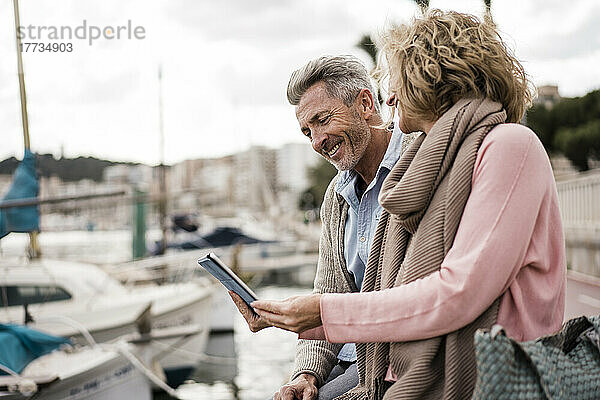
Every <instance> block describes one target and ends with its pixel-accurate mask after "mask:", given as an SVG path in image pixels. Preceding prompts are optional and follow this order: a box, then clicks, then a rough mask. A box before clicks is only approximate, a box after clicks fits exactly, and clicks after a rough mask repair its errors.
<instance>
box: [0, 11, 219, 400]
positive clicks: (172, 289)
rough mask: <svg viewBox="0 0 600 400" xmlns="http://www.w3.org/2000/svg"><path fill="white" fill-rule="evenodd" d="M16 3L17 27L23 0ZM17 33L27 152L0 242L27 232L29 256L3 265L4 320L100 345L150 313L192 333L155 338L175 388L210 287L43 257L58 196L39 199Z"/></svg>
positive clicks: (202, 326)
mask: <svg viewBox="0 0 600 400" xmlns="http://www.w3.org/2000/svg"><path fill="white" fill-rule="evenodd" d="M13 2H14V3H13V4H14V10H15V29H16V30H17V29H18V28H17V27H18V26H19V25H20V22H19V12H18V11H19V8H18V0H13ZM15 36H16V40H17V46H16V48H17V61H18V71H19V74H18V75H19V87H20V94H21V96H20V98H21V117H22V125H23V137H24V144H25V153H24V157H23V161H22V162H21V163H20V165H19V167H18V168H17V170H16V171H15V174H14V178H13V183H12V185H11V187H10V189H9V191H8V193H7V194H6V196H5V197H4V199H3V200H2V201H0V238H1V237H3V236H5V235H7V234H8V233H10V232H27V233H29V235H30V245H29V249H28V251H27V253H28V254H27V255H28V257H27V258H19V259H2V260H0V305H1V307H2V308H1V310H0V321H2V322H7V323H9V322H10V323H21V324H22V323H29V324H30V325H31V326H35V327H37V328H39V329H43V330H44V331H45V332H48V333H51V334H54V335H59V336H66V337H72V338H73V340H74V341H75V342H76V343H81V342H82V336H83V335H82V334H81V333H80V332H81V331H85V332H89V334H90V335H91V337H92V338H93V339H94V340H95V341H97V342H106V341H113V340H116V339H117V338H118V337H120V336H122V335H124V334H133V333H134V332H135V331H136V321H138V320H139V319H140V317H141V316H142V315H146V314H149V315H150V321H151V322H150V323H149V324H150V328H155V329H178V328H186V329H188V330H189V329H192V330H193V331H194V334H186V335H183V336H181V335H176V334H172V335H170V336H163V337H162V338H161V339H160V340H153V341H152V346H153V348H155V349H159V350H160V351H157V352H156V357H155V359H154V360H153V361H157V362H160V365H161V367H162V368H163V369H164V370H165V374H166V376H167V378H168V379H169V378H170V380H169V383H170V384H171V385H173V386H176V385H177V384H178V383H180V382H181V381H182V380H183V379H185V377H186V374H187V373H189V372H191V370H192V369H193V368H194V366H195V362H196V361H197V358H198V357H202V356H203V353H204V349H205V346H206V340H207V335H208V330H207V329H206V327H207V326H208V318H209V315H210V314H209V311H210V308H211V300H212V289H211V287H210V286H209V285H203V284H201V283H200V284H199V283H190V284H177V285H165V286H162V287H160V288H130V289H127V288H125V287H123V286H122V285H121V284H120V283H118V282H116V281H114V280H113V279H112V278H110V277H109V276H108V275H107V274H106V273H104V272H103V271H102V270H100V269H99V268H98V267H97V266H95V265H91V264H84V263H80V264H75V263H67V262H64V261H58V260H48V259H43V258H41V257H40V255H41V252H40V249H39V245H38V243H37V235H38V233H39V231H40V229H39V218H40V217H39V205H40V204H42V203H44V202H52V201H56V199H40V198H39V197H38V192H39V184H38V181H37V176H36V171H35V154H34V153H33V152H32V151H31V149H30V148H31V146H30V139H29V124H28V117H27V102H26V91H25V81H24V73H23V62H22V58H21V53H20V52H19V51H18V49H19V48H20V38H19V35H15ZM83 197H85V198H90V197H91V196H83ZM148 310H149V311H148ZM57 321H58V322H57ZM64 321H70V325H69V324H67V325H65V324H64ZM54 357H55V358H56V357H58V356H54ZM44 365H45V364H44ZM77 398H79V397H77Z"/></svg>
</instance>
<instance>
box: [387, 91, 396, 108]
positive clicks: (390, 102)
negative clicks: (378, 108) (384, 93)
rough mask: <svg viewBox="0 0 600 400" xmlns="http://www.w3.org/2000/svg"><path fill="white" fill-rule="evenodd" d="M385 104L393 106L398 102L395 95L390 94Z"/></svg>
mask: <svg viewBox="0 0 600 400" xmlns="http://www.w3.org/2000/svg"><path fill="white" fill-rule="evenodd" d="M385 104H387V105H388V106H390V107H395V106H396V105H397V104H398V98H397V97H396V94H393V95H391V96H390V97H389V98H388V99H387V101H386V102H385Z"/></svg>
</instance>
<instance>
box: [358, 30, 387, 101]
mask: <svg viewBox="0 0 600 400" xmlns="http://www.w3.org/2000/svg"><path fill="white" fill-rule="evenodd" d="M356 47H358V48H359V49H361V50H364V51H365V52H366V53H367V54H368V55H369V57H370V58H371V61H373V69H372V70H371V71H373V70H375V68H377V46H375V43H374V42H373V39H372V38H371V35H369V34H366V33H365V34H364V35H362V37H361V38H360V40H359V41H358V43H357V44H356ZM374 90H375V92H376V93H373V97H377V101H379V104H383V98H382V97H381V90H379V89H378V88H374Z"/></svg>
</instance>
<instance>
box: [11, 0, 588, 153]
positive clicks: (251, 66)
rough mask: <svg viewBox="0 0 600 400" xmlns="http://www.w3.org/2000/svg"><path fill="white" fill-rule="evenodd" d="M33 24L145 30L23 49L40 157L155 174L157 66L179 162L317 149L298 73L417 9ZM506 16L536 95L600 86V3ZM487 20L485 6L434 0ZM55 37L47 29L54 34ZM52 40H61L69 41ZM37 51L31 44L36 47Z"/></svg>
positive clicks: (210, 8)
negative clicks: (295, 88)
mask: <svg viewBox="0 0 600 400" xmlns="http://www.w3.org/2000/svg"><path fill="white" fill-rule="evenodd" d="M20 3H21V4H20V6H21V25H23V26H28V25H34V26H63V25H64V26H71V27H73V28H75V27H77V26H80V25H81V24H82V21H83V20H84V19H85V20H86V22H87V25H95V26H100V27H105V26H113V27H116V26H119V25H126V24H127V21H128V20H131V22H132V25H133V26H134V27H135V26H142V27H144V29H145V38H144V39H142V40H135V39H132V40H128V39H120V40H105V39H104V40H97V41H95V42H94V43H93V44H92V45H91V46H90V45H88V43H87V41H85V40H80V39H73V40H68V39H67V40H64V42H71V43H72V44H73V51H72V52H71V53H24V64H25V78H26V85H27V96H28V108H29V122H30V133H31V144H32V148H33V150H34V151H36V152H38V153H54V154H55V155H59V154H61V149H63V150H64V154H65V156H67V157H75V156H79V155H83V156H88V155H93V156H96V157H101V158H107V159H112V160H123V161H140V162H144V163H148V164H157V163H158V162H159V159H160V155H159V133H158V131H159V129H158V126H159V122H158V121H159V118H158V79H157V70H158V65H159V64H162V66H163V101H164V130H165V154H166V162H167V163H169V164H170V163H175V162H179V161H182V160H184V159H193V158H200V157H216V156H221V155H224V154H231V153H234V152H237V151H240V150H243V149H245V148H247V147H248V146H250V145H259V144H260V145H267V146H270V147H278V146H280V145H281V144H284V143H288V142H301V141H303V140H305V139H304V138H303V137H302V135H301V133H300V131H299V129H298V125H297V122H296V119H295V116H294V110H293V108H292V107H291V106H289V105H288V104H287V101H286V97H285V87H286V85H287V80H288V77H289V74H290V73H291V72H292V71H293V70H294V69H296V68H298V67H300V66H301V65H302V64H303V63H305V62H306V61H308V60H309V59H312V58H315V57H318V56H320V55H323V54H354V55H356V56H358V57H359V58H361V59H362V60H364V61H365V63H366V64H367V65H368V66H369V67H371V65H370V61H369V58H368V56H367V55H366V54H365V53H363V52H362V51H361V50H359V49H357V48H356V47H355V44H356V42H357V41H358V40H359V38H360V37H361V35H362V34H363V33H374V32H377V31H378V30H381V29H383V27H385V25H386V23H390V22H396V23H399V22H407V21H408V20H409V19H410V18H411V17H412V16H413V15H414V14H415V13H417V12H418V10H417V8H416V6H415V5H414V2H413V1H412V0H372V1H370V2H367V1H364V0H363V1H356V0H320V1H317V0H277V1H275V0H219V1H208V0H202V1H198V0H168V1H167V0H143V1H142V0H127V1H123V0H61V1H50V0H21V2H20ZM492 3H493V4H492V7H493V8H492V10H493V16H494V19H495V21H496V23H497V25H498V27H499V29H500V30H501V32H502V34H503V37H504V38H505V39H506V40H507V42H508V43H509V44H510V46H512V47H513V48H514V50H515V53H516V54H517V57H518V58H519V59H521V60H522V61H523V63H524V66H525V68H526V71H527V72H528V73H529V75H530V76H531V78H532V80H533V82H534V83H535V84H536V85H544V84H556V85H558V86H559V91H560V93H561V95H563V96H580V95H583V94H585V93H587V92H588V91H590V90H594V89H598V88H600V72H599V71H600V67H599V66H600V24H599V23H598V21H600V2H599V1H598V0H570V1H564V0H494V1H493V2H492ZM431 6H432V7H438V8H443V9H454V10H458V11H463V12H470V13H473V14H476V15H478V16H481V15H482V14H483V1H481V0H478V1H476V0H437V1H435V0H432V1H431ZM0 18H1V21H0V82H1V84H0V132H1V135H0V138H1V139H2V145H1V146H0V159H4V158H6V157H9V156H13V155H14V156H17V157H19V158H20V157H22V154H23V138H22V128H21V117H20V103H19V86H18V79H17V67H16V65H17V61H16V54H15V46H16V45H15V39H14V35H15V31H14V24H13V11H12V1H9V0H5V1H2V2H0ZM45 35H46V33H45ZM44 39H45V40H44V41H45V42H46V43H48V42H50V43H56V42H60V41H49V40H47V39H46V38H44ZM24 41H26V40H24Z"/></svg>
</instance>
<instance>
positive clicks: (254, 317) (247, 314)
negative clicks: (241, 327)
mask: <svg viewBox="0 0 600 400" xmlns="http://www.w3.org/2000/svg"><path fill="white" fill-rule="evenodd" d="M229 296H231V299H232V300H233V302H234V303H235V305H236V307H237V308H238V310H239V311H240V314H242V316H243V317H244V319H245V320H246V322H247V323H248V328H250V330H251V331H252V332H258V331H260V330H263V329H265V328H268V327H269V326H271V325H270V324H269V323H267V322H265V321H264V320H263V319H262V318H261V317H260V316H259V315H258V314H256V313H255V312H254V311H252V309H251V308H250V307H248V304H246V302H245V301H244V300H243V299H242V298H241V297H240V296H239V295H238V294H237V293H235V292H234V291H232V290H230V291H229Z"/></svg>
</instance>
